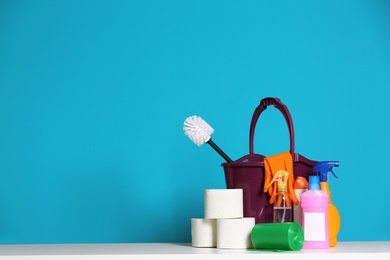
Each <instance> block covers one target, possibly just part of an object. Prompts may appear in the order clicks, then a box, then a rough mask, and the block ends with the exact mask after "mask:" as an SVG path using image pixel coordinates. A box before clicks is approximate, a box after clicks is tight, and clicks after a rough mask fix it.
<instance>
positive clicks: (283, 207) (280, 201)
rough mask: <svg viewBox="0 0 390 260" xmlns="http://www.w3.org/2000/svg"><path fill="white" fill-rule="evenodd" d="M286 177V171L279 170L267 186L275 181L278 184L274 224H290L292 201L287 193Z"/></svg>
mask: <svg viewBox="0 0 390 260" xmlns="http://www.w3.org/2000/svg"><path fill="white" fill-rule="evenodd" d="M288 176H289V173H288V171H284V170H279V171H277V172H276V173H275V175H274V177H273V179H272V180H271V182H270V183H269V184H268V186H271V185H272V184H273V183H274V182H275V181H276V180H277V183H278V191H277V193H276V196H275V201H274V212H273V213H274V214H273V215H274V216H273V218H274V219H273V221H274V223H284V222H292V200H291V196H290V194H288V193H287V185H286V183H287V181H288Z"/></svg>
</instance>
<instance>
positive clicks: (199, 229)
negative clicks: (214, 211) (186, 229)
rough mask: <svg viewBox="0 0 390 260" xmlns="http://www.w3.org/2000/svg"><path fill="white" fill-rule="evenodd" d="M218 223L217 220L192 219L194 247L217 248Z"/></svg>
mask: <svg viewBox="0 0 390 260" xmlns="http://www.w3.org/2000/svg"><path fill="white" fill-rule="evenodd" d="M216 222H217V221H216V220H215V219H204V218H193V219H191V237H192V246H193V247H216V246H217V231H216V228H217V223H216Z"/></svg>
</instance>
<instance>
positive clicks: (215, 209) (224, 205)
mask: <svg viewBox="0 0 390 260" xmlns="http://www.w3.org/2000/svg"><path fill="white" fill-rule="evenodd" d="M204 215H205V218H214V219H217V218H242V217H243V215H244V210H243V198H242V189H214V190H205V192H204Z"/></svg>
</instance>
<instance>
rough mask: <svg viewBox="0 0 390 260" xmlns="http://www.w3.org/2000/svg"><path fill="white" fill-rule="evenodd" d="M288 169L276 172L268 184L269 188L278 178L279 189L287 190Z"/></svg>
mask: <svg viewBox="0 0 390 260" xmlns="http://www.w3.org/2000/svg"><path fill="white" fill-rule="evenodd" d="M288 175H289V173H288V171H285V170H279V171H277V172H276V173H275V175H274V177H273V178H272V180H271V181H270V183H269V184H268V186H267V188H268V187H269V186H271V185H272V184H273V183H274V182H275V181H276V180H278V190H279V191H286V188H287V185H286V184H287V180H288Z"/></svg>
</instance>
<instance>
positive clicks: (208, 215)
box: [191, 189, 255, 248]
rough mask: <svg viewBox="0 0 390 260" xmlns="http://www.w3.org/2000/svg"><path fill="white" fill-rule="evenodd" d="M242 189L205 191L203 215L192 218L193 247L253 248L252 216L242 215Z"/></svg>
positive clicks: (253, 221)
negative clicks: (202, 217)
mask: <svg viewBox="0 0 390 260" xmlns="http://www.w3.org/2000/svg"><path fill="white" fill-rule="evenodd" d="M243 212H244V210H243V191H242V189H209V190H205V192H204V219H199V218H198V219H195V218H193V219H192V220H191V235H192V246H193V247H217V248H253V246H252V242H251V239H250V235H251V231H252V228H253V226H254V225H255V218H244V217H243V214H244V213H243Z"/></svg>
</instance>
